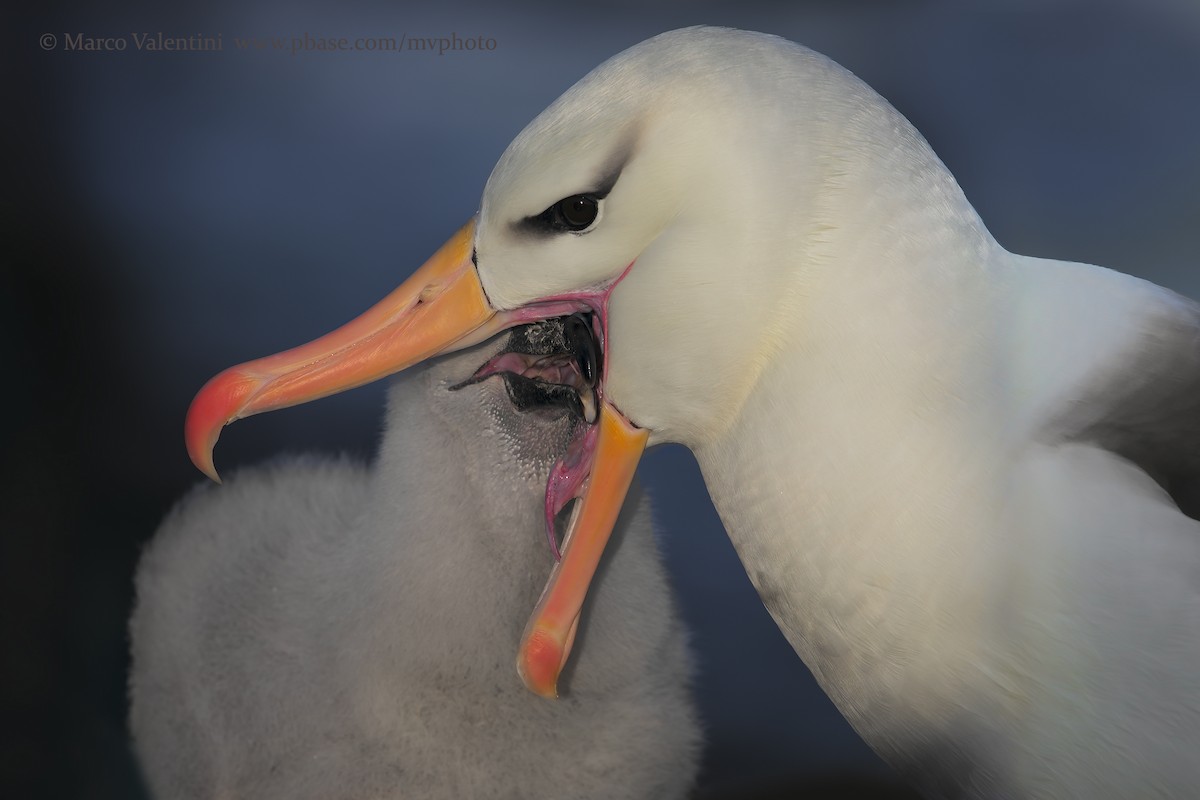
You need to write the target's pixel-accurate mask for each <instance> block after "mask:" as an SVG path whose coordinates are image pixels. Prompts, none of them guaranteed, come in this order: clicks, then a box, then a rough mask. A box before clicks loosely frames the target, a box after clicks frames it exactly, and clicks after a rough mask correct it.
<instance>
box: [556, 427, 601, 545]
mask: <svg viewBox="0 0 1200 800" xmlns="http://www.w3.org/2000/svg"><path fill="white" fill-rule="evenodd" d="M582 427H583V434H582V435H579V434H576V436H575V438H573V439H572V440H571V444H570V445H568V447H567V452H566V453H564V454H563V455H562V457H560V458H559V459H558V461H556V462H554V466H553V467H551V468H550V478H549V479H548V480H547V481H546V538H547V539H549V540H550V550H551V551H552V552H553V553H554V560H555V561H562V553H560V552H559V549H558V540H557V538H556V537H555V535H554V518H555V517H556V516H558V512H560V511H562V510H563V508H565V507H566V505H567V503H569V502H570V501H571V500H572V499H573V498H576V497H579V496H580V495H581V494H582V493H583V492H582V489H583V484H584V483H585V482H586V481H587V478H588V476H589V475H591V472H592V457H593V455H594V454H595V452H596V437H597V435H598V431H599V430H600V426H599V425H585V426H582Z"/></svg>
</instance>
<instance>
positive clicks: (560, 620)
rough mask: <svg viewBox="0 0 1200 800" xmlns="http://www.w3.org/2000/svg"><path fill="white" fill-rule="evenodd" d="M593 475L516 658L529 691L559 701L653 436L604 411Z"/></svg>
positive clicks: (604, 407) (613, 412)
mask: <svg viewBox="0 0 1200 800" xmlns="http://www.w3.org/2000/svg"><path fill="white" fill-rule="evenodd" d="M597 424H598V425H599V426H600V432H599V436H598V438H597V441H596V450H595V455H594V457H593V461H592V467H591V475H590V477H589V478H588V482H587V486H586V487H585V488H584V490H583V495H582V497H581V498H580V499H579V501H578V502H579V509H578V511H577V512H576V513H575V514H574V515H573V516H572V521H571V525H570V528H569V529H568V531H567V535H566V547H565V550H564V551H563V556H562V560H561V561H559V562H558V564H556V565H555V567H554V570H553V571H552V572H551V573H550V581H549V582H548V583H547V584H546V589H545V591H543V592H542V597H541V600H539V601H538V604H537V607H536V608H535V609H534V612H533V616H532V617H530V619H529V623H528V624H527V625H526V626H525V633H524V635H523V636H522V637H521V647H520V651H519V652H518V654H517V672H518V673H519V674H520V675H521V680H523V681H524V682H525V685H526V686H527V687H529V689H530V691H532V692H534V693H536V694H539V695H541V696H543V697H557V696H558V676H559V673H560V672H562V668H563V665H564V664H565V663H566V661H567V657H568V656H569V655H570V653H571V645H572V643H573V642H574V640H575V629H576V627H577V626H578V625H579V613H580V611H581V610H582V608H583V601H584V598H585V597H586V596H587V591H588V586H589V585H590V584H591V582H592V576H593V575H595V574H596V567H597V566H598V565H599V564H600V556H601V555H602V554H603V553H604V546H605V544H607V543H608V538H609V536H610V535H611V534H612V529H613V526H614V525H615V524H616V521H617V515H618V513H619V512H620V510H621V504H622V503H623V502H624V500H625V493H626V492H627V491H628V490H629V484H630V482H631V481H632V480H633V473H634V471H635V470H636V469H637V463H638V459H640V458H641V455H642V451H643V450H645V449H646V440H647V439H648V438H649V436H650V432H649V431H647V430H644V429H641V428H635V427H634V426H633V425H631V424H630V423H629V422H627V421H626V420H625V418H624V417H623V416H622V415H621V413H620V412H619V411H617V410H616V409H615V408H613V406H612V405H611V404H609V403H608V402H605V403H603V404H602V405H601V408H600V420H599V422H598V423H597Z"/></svg>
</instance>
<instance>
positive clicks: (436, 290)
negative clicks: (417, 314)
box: [417, 283, 442, 305]
mask: <svg viewBox="0 0 1200 800" xmlns="http://www.w3.org/2000/svg"><path fill="white" fill-rule="evenodd" d="M441 293H442V287H441V286H440V285H438V284H436V283H431V284H429V285H428V286H426V287H425V288H424V289H422V290H421V293H420V294H419V295H417V305H421V304H422V303H428V302H430V301H432V300H435V299H437V296H438V295H439V294H441Z"/></svg>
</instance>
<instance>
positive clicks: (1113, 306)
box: [187, 28, 1200, 798]
mask: <svg viewBox="0 0 1200 800" xmlns="http://www.w3.org/2000/svg"><path fill="white" fill-rule="evenodd" d="M572 313H585V314H589V315H590V318H591V320H592V328H593V335H594V337H595V338H596V340H597V344H598V346H599V347H600V348H601V350H602V353H603V357H602V359H600V361H601V363H602V369H601V375H600V380H599V382H598V383H597V385H596V387H595V400H596V410H595V414H597V415H598V423H597V424H595V425H593V426H591V427H590V428H588V429H587V430H586V431H585V433H583V434H581V435H580V437H579V440H578V441H577V442H576V446H575V447H574V448H573V452H574V453H575V456H574V457H573V458H572V459H569V463H566V462H564V464H562V465H561V469H558V470H556V475H558V477H559V480H557V481H552V482H551V484H550V485H549V486H548V488H547V494H546V502H547V505H548V507H549V508H550V509H551V510H553V509H555V508H557V507H559V506H560V505H561V504H562V503H563V502H565V498H566V497H570V496H574V495H580V496H581V497H582V501H581V506H582V512H581V513H580V514H579V516H578V518H577V521H576V524H575V525H574V526H573V532H572V533H571V537H570V539H569V541H568V543H567V547H566V551H565V553H564V556H563V562H562V565H561V566H560V567H559V569H558V570H557V571H556V572H555V574H554V576H552V577H551V579H550V583H549V585H548V587H547V591H546V593H545V595H544V596H543V599H542V601H541V602H540V603H539V605H538V606H537V608H536V609H535V610H534V613H533V616H532V618H531V620H530V622H529V626H528V628H527V630H526V634H525V638H524V640H523V643H522V647H521V650H520V652H519V655H518V666H519V669H520V672H521V674H522V676H523V678H524V680H525V681H526V683H527V685H529V686H530V688H532V689H533V690H534V691H537V692H539V693H542V694H547V695H552V694H553V693H554V686H555V680H556V678H557V675H558V671H559V669H560V667H561V666H562V664H563V662H564V660H565V658H566V656H567V652H568V650H569V646H570V631H571V630H572V626H573V624H574V620H575V618H576V615H577V614H578V613H579V609H580V604H581V603H582V598H583V594H584V591H585V590H586V586H587V581H588V578H589V576H590V575H591V573H592V569H593V567H594V565H595V563H596V560H597V558H598V557H599V552H600V548H601V547H602V545H603V542H604V539H605V536H606V535H607V531H608V529H609V525H610V523H611V520H612V519H613V517H614V515H615V514H616V509H617V507H618V505H619V504H620V501H621V497H622V493H623V490H624V486H625V485H626V483H627V481H628V479H629V475H630V474H631V473H632V471H633V466H634V464H635V463H636V462H637V459H638V457H639V455H640V453H641V452H642V450H643V448H644V447H645V446H646V445H647V444H654V443H657V442H682V443H683V444H685V445H687V446H688V447H689V448H691V449H692V450H693V451H694V452H695V454H696V457H697V459H698V461H699V463H700V467H701V470H702V472H703V475H704V479H705V482H706V484H707V486H708V489H709V491H710V492H711V494H712V497H713V500H714V503H715V505H716V508H717V510H718V512H719V513H720V515H721V518H722V520H723V522H724V524H725V527H726V529H727V530H728V532H729V536H730V538H731V539H732V541H733V543H734V545H735V547H736V548H737V551H738V553H739V555H740V556H741V559H742V562H743V564H744V565H745V567H746V570H747V572H748V573H749V575H750V578H751V579H752V580H753V582H754V584H755V586H757V588H758V590H759V592H760V594H761V595H762V599H763V602H764V603H765V604H766V606H767V608H768V609H769V610H770V611H771V613H772V615H773V616H774V618H775V620H776V621H777V622H778V624H779V626H780V628H781V629H782V630H783V631H784V633H785V634H786V635H787V637H788V639H789V640H790V641H791V643H792V645H793V646H794V647H795V649H796V651H797V652H798V653H799V654H800V656H801V657H802V658H803V659H804V661H805V662H806V663H807V664H808V666H809V667H810V668H811V669H812V671H813V673H814V674H815V675H816V676H817V679H818V680H819V681H820V682H821V684H822V686H823V687H824V688H825V690H826V691H827V692H828V693H829V695H830V696H831V697H832V698H833V700H834V702H835V703H837V705H838V707H839V708H840V709H841V710H842V712H843V713H844V714H845V715H846V717H847V718H848V719H849V720H850V722H851V723H852V724H853V725H854V726H855V728H856V729H857V730H858V731H859V732H860V733H861V734H862V735H863V736H864V737H865V739H866V740H867V741H868V742H869V743H870V744H871V745H872V746H873V747H874V748H875V749H876V750H877V751H878V752H879V753H880V754H882V755H883V756H884V757H885V758H886V759H887V760H889V761H890V762H891V763H892V764H893V765H895V766H896V767H897V768H898V769H900V770H902V771H904V772H905V773H907V774H908V775H910V776H912V778H913V780H914V781H915V782H916V783H917V784H918V785H919V786H920V787H922V788H923V789H924V790H925V791H926V792H927V793H928V794H929V796H938V797H941V796H944V797H951V796H953V797H959V796H963V797H1051V798H1067V797H1087V798H1098V797H1121V798H1125V797H1194V796H1196V792H1197V791H1198V787H1200V757H1197V754H1200V522H1197V517H1198V516H1200V308H1198V307H1197V305H1196V304H1194V303H1192V302H1190V301H1187V300H1185V299H1182V298H1180V297H1178V296H1177V295H1175V294H1172V293H1171V292H1169V291H1166V290H1164V289H1161V288H1159V287H1157V286H1154V285H1152V284H1149V283H1146V282H1144V281H1141V280H1136V279H1134V278H1131V277H1129V276H1126V275H1121V274H1118V273H1115V272H1111V271H1109V270H1106V269H1101V268H1098V267H1092V266H1087V265H1082V264H1073V263H1067V262H1061V261H1049V260H1042V259H1037V258H1029V257H1025V256H1020V255H1015V254H1013V253H1009V252H1007V251H1006V250H1004V249H1003V248H1002V247H1001V246H1000V245H999V244H998V243H997V242H996V241H995V240H994V239H993V237H992V236H991V235H990V234H989V233H988V231H987V229H986V228H985V227H984V225H983V223H982V222H981V221H980V219H979V217H978V216H977V215H976V213H975V211H974V209H973V208H972V207H971V205H970V203H968V202H967V200H966V198H965V197H964V196H963V193H962V191H961V189H960V188H959V186H958V184H957V183H956V182H955V180H954V178H953V176H952V175H951V174H950V173H949V172H948V171H947V169H946V168H945V166H944V165H943V164H942V163H941V162H940V161H939V160H938V158H937V156H935V155H934V153H933V151H932V150H931V149H930V148H929V146H928V144H927V143H926V142H925V141H924V140H923V139H922V138H921V136H920V134H918V133H917V131H916V130H914V129H913V127H912V126H911V125H910V124H909V123H908V122H907V120H905V119H904V117H903V116H901V115H900V114H899V113H898V112H897V111H896V110H895V109H893V108H892V107H891V106H890V105H889V104H888V103H887V102H886V101H884V100H883V99H882V98H880V97H879V96H878V95H877V94H875V93H874V92H873V91H871V89H870V88H868V87H867V86H866V85H864V84H863V83H862V82H861V81H859V80H857V79H856V78H855V77H854V76H853V75H851V74H850V73H849V72H847V71H846V70H844V69H842V68H841V67H839V66H837V65H836V64H834V63H832V62H830V61H829V60H828V59H826V58H824V57H822V56H820V55H818V54H816V53H814V52H812V51H810V50H807V49H805V48H803V47H801V46H798V45H796V44H792V43H790V42H787V41H784V40H781V39H779V38H776V37H772V36H766V35H762V34H756V33H746V32H740V31H732V30H722V29H714V28H691V29H687V30H681V31H674V32H671V33H666V34H663V35H661V36H658V37H655V38H653V39H650V40H648V41H646V42H643V43H641V44H639V45H637V46H635V47H633V48H631V49H630V50H628V51H626V52H624V53H621V54H619V55H617V56H615V57H613V58H612V59H610V60H609V61H607V62H606V63H604V64H602V65H601V66H600V67H598V68H596V69H595V70H594V71H593V72H591V73H590V74H589V75H588V76H586V77H585V78H583V80H581V81H580V82H579V83H578V84H576V85H575V86H574V87H573V88H572V89H570V90H569V91H568V92H567V93H566V94H564V95H563V96H562V97H561V98H559V99H558V100H557V101H555V102H554V103H553V104H552V105H551V106H550V107H549V108H548V109H546V111H544V112H543V113H542V114H541V115H540V116H538V117H537V118H536V119H535V120H534V121H533V122H532V123H531V124H530V125H529V126H528V127H527V128H526V129H525V130H524V131H523V132H522V133H521V134H520V135H519V136H518V137H517V138H516V139H515V140H514V141H513V143H512V144H511V145H510V146H509V148H508V150H507V151H506V152H505V153H504V155H503V157H502V158H501V159H500V162H499V164H498V165H497V166H496V168H495V170H494V171H493V173H492V176H491V178H490V179H489V181H488V183H487V186H486V188H485V190H484V194H483V201H482V205H481V207H480V211H479V214H478V217H477V218H476V220H475V221H473V222H472V223H470V224H468V226H467V227H466V228H464V229H463V230H462V231H461V232H460V233H459V234H458V235H457V236H455V237H454V238H453V239H451V241H450V242H448V243H447V245H446V246H445V247H444V248H443V250H441V251H439V253H438V255H436V256H435V257H434V258H433V259H432V260H431V261H430V262H429V263H428V264H427V265H426V266H425V267H423V268H422V269H421V270H420V271H418V272H417V273H416V274H415V275H414V276H413V277H412V278H410V279H409V280H408V281H407V282H405V283H404V284H403V285H402V286H401V287H400V288H399V289H397V290H396V292H395V293H394V294H393V295H391V296H390V297H389V298H387V299H386V300H385V301H384V302H383V303H381V304H380V305H378V306H376V307H375V308H374V309H372V310H371V311H369V312H368V313H367V314H366V315H364V316H363V317H361V318H359V319H358V320H356V321H355V322H352V323H350V324H349V325H348V326H346V327H345V328H342V329H340V330H339V331H336V332H334V333H332V334H330V335H329V336H327V337H325V338H324V339H320V340H318V341H316V342H314V343H312V344H310V345H307V346H305V347H301V348H298V349H296V350H293V351H289V352H288V353H284V354H281V355H279V356H274V357H272V358H268V359H263V360H260V361H254V362H250V363H248V364H244V365H242V366H239V367H235V368H233V369H230V370H228V371H226V372H224V373H222V374H221V375H219V376H217V377H216V378H214V379H213V380H212V381H211V382H210V383H209V384H208V385H207V386H206V387H205V388H204V389H203V390H202V391H201V392H200V394H199V395H198V396H197V398H196V400H195V401H194V403H193V406H192V409H191V411H190V412H189V420H188V428H187V438H188V442H189V447H190V450H191V453H192V457H193V460H194V461H195V462H196V464H197V465H198V466H199V467H201V469H203V470H205V471H207V472H208V473H209V474H210V475H213V476H215V474H216V473H215V472H214V470H213V465H212V456H211V451H212V446H213V444H214V443H215V441H216V437H217V434H218V432H219V431H220V429H221V427H222V426H223V425H225V424H226V423H228V422H230V421H232V420H234V419H237V418H240V417H245V416H248V415H250V414H254V413H257V412H260V411H266V410H270V409H272V408H278V407H281V406H285V405H289V404H292V403H298V402H303V401H305V400H308V399H311V398H314V397H319V396H322V395H325V394H329V393H331V392H335V391H339V390H341V389H344V388H347V387H350V386H354V385H358V384H361V383H364V382H366V381H368V380H372V379H374V378H376V377H379V376H381V375H384V374H387V373H390V372H393V371H395V370H398V369H402V368H404V367H405V366H408V365H410V364H413V363H416V362H418V361H420V360H422V359H424V358H426V357H428V356H430V355H432V354H435V353H438V352H443V351H446V350H451V349H455V348H457V347H462V346H465V345H468V344H470V343H472V342H475V341H479V340H480V338H481V337H486V336H488V335H490V334H491V333H492V332H493V331H495V330H497V329H499V328H502V327H506V326H510V325H514V324H517V323H521V322H526V321H529V320H531V319H541V318H546V317H555V316H560V315H565V314H572ZM796 724H797V725H803V724H805V723H804V720H797V721H796Z"/></svg>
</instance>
